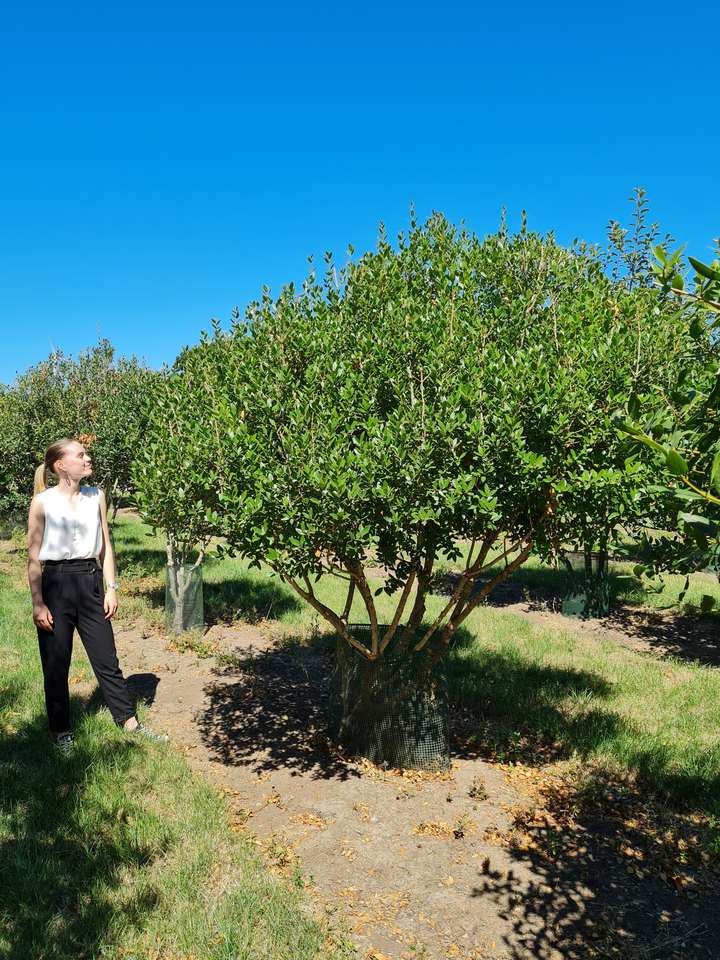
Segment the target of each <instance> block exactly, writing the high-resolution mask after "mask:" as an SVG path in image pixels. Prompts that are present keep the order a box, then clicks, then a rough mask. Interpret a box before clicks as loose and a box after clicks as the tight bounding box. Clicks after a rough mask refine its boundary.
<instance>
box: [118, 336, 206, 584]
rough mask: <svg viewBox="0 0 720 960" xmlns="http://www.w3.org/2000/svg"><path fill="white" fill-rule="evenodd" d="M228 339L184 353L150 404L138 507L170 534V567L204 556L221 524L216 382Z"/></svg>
mask: <svg viewBox="0 0 720 960" xmlns="http://www.w3.org/2000/svg"><path fill="white" fill-rule="evenodd" d="M222 346H223V345H222V341H221V340H220V339H218V340H217V341H215V342H211V341H209V340H208V338H207V337H203V339H202V342H201V343H200V344H199V345H198V346H196V347H193V348H187V349H185V350H184V351H183V352H182V353H181V354H180V356H179V357H178V358H177V360H176V361H175V364H174V366H173V368H172V370H171V371H170V372H169V373H168V375H167V376H165V377H162V378H159V379H158V380H157V382H156V383H155V387H154V389H153V392H152V394H151V396H150V397H149V398H148V402H147V404H146V411H147V425H146V429H145V432H144V434H143V439H142V443H141V444H140V445H139V447H138V449H137V452H136V457H135V459H134V461H133V464H132V469H131V476H132V481H133V484H134V486H135V489H136V493H135V502H136V503H137V506H138V508H139V510H140V512H141V514H142V516H143V519H144V520H145V521H146V522H147V523H149V524H150V525H151V526H152V527H153V528H154V529H157V528H160V529H162V530H164V531H165V533H166V536H167V551H168V563H169V564H172V565H173V566H178V567H182V566H184V565H185V564H187V563H188V562H189V561H190V559H191V555H193V554H194V553H196V554H197V559H196V565H197V564H199V563H200V562H201V560H202V558H203V556H204V554H205V551H206V549H207V545H208V543H209V541H210V538H211V537H212V536H213V534H214V533H215V532H216V530H217V527H218V525H219V520H220V518H219V516H218V514H217V513H216V512H215V511H214V510H213V503H214V502H215V498H216V494H217V487H218V484H221V483H222V481H223V478H222V475H221V472H220V463H221V461H220V457H221V455H222V448H221V445H220V443H219V436H218V430H217V423H216V422H214V421H213V417H216V416H217V400H216V396H217V384H216V382H215V380H214V378H215V377H216V376H218V375H219V374H220V372H221V371H222V363H217V362H213V356H214V354H215V353H217V352H218V351H221V350H222Z"/></svg>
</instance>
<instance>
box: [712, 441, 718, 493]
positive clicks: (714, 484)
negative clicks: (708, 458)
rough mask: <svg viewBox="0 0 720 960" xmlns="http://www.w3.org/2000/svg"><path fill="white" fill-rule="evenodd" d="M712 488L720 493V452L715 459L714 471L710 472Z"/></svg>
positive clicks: (713, 463)
mask: <svg viewBox="0 0 720 960" xmlns="http://www.w3.org/2000/svg"><path fill="white" fill-rule="evenodd" d="M710 486H711V487H714V488H715V490H717V491H718V493H720V450H718V452H717V453H716V454H715V456H714V457H713V462H712V469H711V470H710Z"/></svg>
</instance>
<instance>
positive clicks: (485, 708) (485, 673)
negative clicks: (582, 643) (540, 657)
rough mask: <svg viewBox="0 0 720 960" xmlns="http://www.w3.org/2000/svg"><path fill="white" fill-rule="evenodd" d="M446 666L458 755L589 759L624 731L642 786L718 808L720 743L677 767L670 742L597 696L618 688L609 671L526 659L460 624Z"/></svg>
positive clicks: (687, 804) (682, 805)
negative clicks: (489, 644)
mask: <svg viewBox="0 0 720 960" xmlns="http://www.w3.org/2000/svg"><path fill="white" fill-rule="evenodd" d="M471 648H472V654H471V655H470V649H471ZM446 669H447V676H448V685H449V688H450V691H451V699H452V702H453V710H454V716H453V725H454V728H455V742H456V744H458V750H459V752H460V755H462V756H486V757H492V758H494V759H501V760H507V761H512V760H517V761H520V762H522V763H526V764H530V765H533V764H537V763H538V762H539V761H542V762H543V763H546V762H553V761H557V760H563V759H568V758H570V757H581V758H584V759H588V758H590V757H593V756H594V755H596V754H597V752H598V748H599V747H603V745H606V744H609V743H611V742H612V741H613V740H614V739H616V738H621V739H622V741H623V747H622V751H623V759H622V763H623V765H624V766H626V767H627V768H628V770H629V771H630V773H631V775H632V776H633V777H634V778H635V779H636V781H637V783H638V785H640V786H641V787H642V788H643V789H644V790H647V791H650V792H652V793H653V794H654V795H656V796H657V798H658V799H659V800H661V801H662V802H663V803H668V804H670V805H672V806H674V807H675V808H677V809H678V810H683V809H696V810H697V809H708V810H711V809H714V805H715V804H716V802H717V797H718V796H719V795H720V770H719V769H718V764H717V748H716V747H714V746H713V745H710V746H708V747H707V749H705V750H704V751H702V752H699V753H697V754H696V755H695V756H694V757H693V762H692V764H688V765H687V767H686V768H684V769H680V768H679V767H678V755H677V752H676V751H675V750H673V749H672V744H669V745H667V746H666V745H665V744H661V743H659V742H657V741H652V742H648V741H647V739H646V738H645V737H644V736H643V732H642V730H641V729H640V728H638V727H636V726H635V725H634V724H632V723H631V722H630V721H629V720H628V719H627V718H625V717H622V716H621V715H620V714H618V713H617V712H615V711H613V710H608V709H606V708H604V707H603V706H602V705H601V704H600V703H598V701H602V700H603V699H607V698H609V697H610V696H611V695H612V692H613V684H612V683H611V682H609V681H608V680H606V679H605V678H604V677H601V676H599V675H597V674H594V673H591V672H588V671H582V670H573V669H568V668H564V669H563V668H556V667H548V666H545V665H543V664H527V663H524V662H523V661H522V660H521V659H520V658H515V657H513V656H512V655H507V654H498V653H497V652H496V651H493V650H490V649H488V648H486V647H483V646H482V645H478V644H477V643H476V638H475V637H473V635H472V634H471V633H470V632H469V631H462V630H461V631H458V637H457V642H456V644H455V645H454V646H453V648H452V649H451V650H450V652H449V655H448V658H447V665H446ZM569 700H570V701H571V702H572V708H571V709H568V701H569ZM605 752H607V748H606V750H605ZM709 770H714V771H715V772H714V773H712V774H709V773H708V771H709Z"/></svg>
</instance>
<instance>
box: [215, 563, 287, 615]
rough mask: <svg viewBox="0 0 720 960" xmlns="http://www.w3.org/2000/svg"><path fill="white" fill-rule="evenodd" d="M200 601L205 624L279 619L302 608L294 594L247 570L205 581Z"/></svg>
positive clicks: (272, 581)
mask: <svg viewBox="0 0 720 960" xmlns="http://www.w3.org/2000/svg"><path fill="white" fill-rule="evenodd" d="M203 603H204V607H205V623H206V624H208V626H211V625H212V624H215V623H228V624H229V623H232V622H233V621H234V620H242V621H244V622H245V623H257V622H258V621H259V620H267V619H269V618H270V617H272V618H274V619H276V620H279V619H281V618H282V617H283V616H284V615H285V614H287V613H291V612H296V611H298V610H300V609H301V608H302V604H301V603H300V601H299V600H298V599H297V597H296V596H295V594H294V593H292V592H291V591H290V590H289V589H287V588H286V587H283V586H282V584H279V583H277V582H275V581H274V580H271V579H269V578H268V579H267V580H263V579H261V578H259V577H257V576H253V575H252V574H250V573H247V574H244V573H239V574H236V575H235V576H233V577H232V578H231V579H227V580H219V581H216V580H205V581H204V583H203Z"/></svg>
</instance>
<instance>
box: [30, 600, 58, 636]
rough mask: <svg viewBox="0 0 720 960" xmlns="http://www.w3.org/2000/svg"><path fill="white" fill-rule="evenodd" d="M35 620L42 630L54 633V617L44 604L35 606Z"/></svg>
mask: <svg viewBox="0 0 720 960" xmlns="http://www.w3.org/2000/svg"><path fill="white" fill-rule="evenodd" d="M33 620H34V621H35V624H36V625H37V626H38V627H40V629H41V630H47V632H48V633H52V632H53V615H52V614H51V613H50V611H49V610H48V608H47V606H46V605H45V604H44V603H38V604H33Z"/></svg>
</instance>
